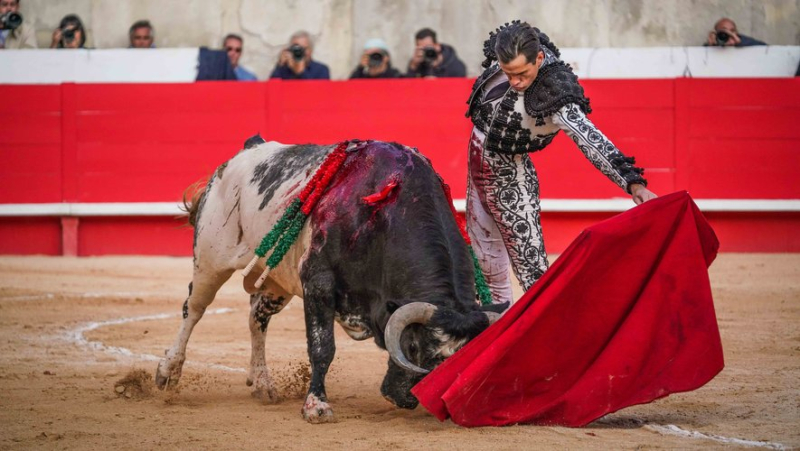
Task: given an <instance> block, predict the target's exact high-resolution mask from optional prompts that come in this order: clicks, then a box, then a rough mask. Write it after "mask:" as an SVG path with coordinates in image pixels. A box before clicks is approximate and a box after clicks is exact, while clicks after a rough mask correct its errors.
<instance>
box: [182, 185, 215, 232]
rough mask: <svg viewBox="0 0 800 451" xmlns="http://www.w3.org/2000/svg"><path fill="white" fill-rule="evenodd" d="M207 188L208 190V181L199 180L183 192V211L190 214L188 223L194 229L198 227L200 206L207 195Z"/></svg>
mask: <svg viewBox="0 0 800 451" xmlns="http://www.w3.org/2000/svg"><path fill="white" fill-rule="evenodd" d="M206 188H208V180H198V181H196V182H194V183H192V184H191V185H189V186H188V187H187V188H186V189H185V190H184V191H183V206H182V208H181V210H183V211H185V212H186V213H187V214H188V222H189V225H190V226H192V227H195V226H196V225H197V215H198V214H199V213H200V205H202V203H203V198H204V197H205V195H206Z"/></svg>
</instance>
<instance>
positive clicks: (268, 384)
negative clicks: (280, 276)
mask: <svg viewBox="0 0 800 451" xmlns="http://www.w3.org/2000/svg"><path fill="white" fill-rule="evenodd" d="M291 297H292V296H291V295H290V294H289V293H287V292H286V291H285V290H283V289H282V288H281V287H280V286H278V285H277V284H275V283H274V282H272V281H271V280H267V283H266V284H265V287H264V288H263V289H262V290H261V292H259V293H256V294H253V295H250V321H249V322H250V338H251V356H250V374H249V375H248V377H247V385H255V390H254V391H253V396H254V397H256V398H259V399H261V400H262V401H272V402H275V401H277V400H278V392H277V391H276V390H275V384H274V382H273V380H272V376H271V375H270V371H269V367H268V366H267V361H266V356H265V353H266V347H265V338H266V335H267V327H268V326H269V320H270V318H272V315H275V314H276V313H278V312H280V311H281V310H283V308H284V307H285V306H286V304H288V303H289V300H290V299H291Z"/></svg>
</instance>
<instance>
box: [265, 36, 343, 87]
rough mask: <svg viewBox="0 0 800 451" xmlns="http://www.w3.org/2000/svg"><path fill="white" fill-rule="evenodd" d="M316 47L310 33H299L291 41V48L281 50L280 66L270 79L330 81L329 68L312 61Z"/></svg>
mask: <svg viewBox="0 0 800 451" xmlns="http://www.w3.org/2000/svg"><path fill="white" fill-rule="evenodd" d="M313 53H314V45H313V43H312V42H311V36H309V34H308V32H305V31H298V32H297V33H295V34H293V35H292V37H291V39H289V46H288V47H287V48H285V49H283V50H281V54H280V56H279V58H278V65H277V66H276V67H275V70H273V71H272V74H271V75H270V76H269V78H282V79H284V80H330V78H331V75H330V71H328V66H326V65H324V64H322V63H318V62H316V61H314V60H312V59H311V55H312V54H313Z"/></svg>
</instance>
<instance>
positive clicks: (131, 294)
mask: <svg viewBox="0 0 800 451" xmlns="http://www.w3.org/2000/svg"><path fill="white" fill-rule="evenodd" d="M173 295H174V293H166V292H164V293H153V292H152V291H142V292H136V291H109V292H88V293H59V294H55V293H41V294H27V295H25V294H23V295H19V296H4V297H0V301H2V302H22V301H43V300H48V301H51V300H55V299H69V298H73V299H75V298H77V299H97V298H144V297H153V296H173Z"/></svg>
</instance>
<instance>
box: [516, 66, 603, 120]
mask: <svg viewBox="0 0 800 451" xmlns="http://www.w3.org/2000/svg"><path fill="white" fill-rule="evenodd" d="M524 103H525V112H527V113H528V114H529V115H530V116H531V117H535V118H536V125H544V118H545V117H548V116H550V115H552V114H554V113H555V112H557V111H558V110H560V109H561V108H562V107H564V105H567V104H570V103H574V104H577V105H578V106H579V107H580V109H581V110H583V113H584V114H589V113H591V112H592V108H591V106H590V105H589V98H587V97H586V96H585V95H584V93H583V86H581V85H580V83H578V76H577V75H575V73H573V72H572V68H571V67H570V66H569V65H568V64H566V63H564V62H563V61H556V62H554V63H551V64H548V65H547V66H544V67H542V68H541V69H540V70H539V74H538V75H537V77H536V80H534V82H533V85H531V87H530V88H528V89H527V90H526V91H525V98H524Z"/></svg>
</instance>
